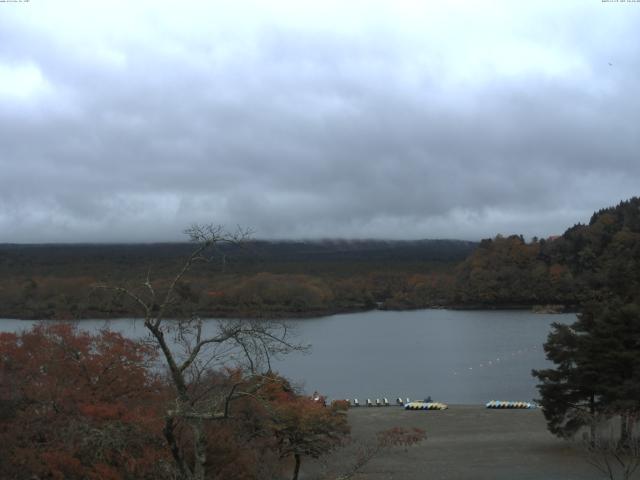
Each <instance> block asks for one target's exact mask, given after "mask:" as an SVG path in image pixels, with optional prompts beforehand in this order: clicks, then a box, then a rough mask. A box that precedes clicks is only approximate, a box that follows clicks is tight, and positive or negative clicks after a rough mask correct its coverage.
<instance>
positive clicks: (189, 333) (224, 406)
mask: <svg viewBox="0 0 640 480" xmlns="http://www.w3.org/2000/svg"><path fill="white" fill-rule="evenodd" d="M185 233H186V234H187V235H188V236H189V238H190V240H191V241H192V242H193V243H194V245H195V247H194V249H193V251H192V252H191V254H190V255H189V257H188V258H187V259H186V260H185V262H184V264H183V265H182V266H181V268H180V269H179V270H178V272H177V273H176V274H175V276H174V277H173V278H172V279H171V280H170V282H169V283H168V285H165V286H164V287H162V288H160V287H158V286H157V285H154V282H152V280H151V278H150V274H147V278H146V279H145V280H144V281H143V282H141V284H140V285H138V286H136V287H128V286H118V285H109V284H99V285H97V287H98V288H101V289H107V290H111V291H113V292H116V293H118V294H120V295H123V296H125V297H127V298H129V299H130V300H131V301H132V302H133V303H134V304H135V305H136V306H137V308H138V310H139V311H140V312H141V314H142V316H143V319H144V326H145V328H146V329H147V330H148V332H149V334H150V337H151V340H152V342H153V343H154V344H155V345H156V346H157V348H159V349H160V351H161V352H162V356H161V358H162V359H163V361H164V364H165V365H166V368H167V370H168V377H169V379H170V382H171V384H172V386H173V389H174V391H175V401H174V402H173V405H172V406H171V408H169V409H168V410H167V412H166V416H165V425H164V436H165V439H166V441H167V444H168V446H169V449H170V450H171V454H172V456H173V459H174V460H175V462H176V465H177V468H178V471H179V475H180V477H181V478H184V479H188V480H202V479H204V478H205V476H206V471H205V466H206V463H207V440H206V434H205V433H206V432H205V427H206V424H207V422H212V421H217V420H224V419H227V418H229V417H230V415H231V404H232V402H233V401H234V400H235V399H238V398H241V397H245V396H254V395H255V394H256V392H257V391H258V390H259V389H260V388H261V386H262V385H264V382H267V381H273V378H274V376H272V375H262V373H265V372H270V371H271V363H270V359H271V358H272V357H273V356H274V355H278V354H285V353H288V352H291V351H294V350H302V349H304V348H305V347H303V346H300V345H298V344H296V343H293V342H292V341H291V335H290V332H289V330H288V328H287V325H286V324H285V323H284V322H273V321H266V320H260V321H257V320H224V321H218V322H216V323H215V326H214V328H213V330H211V331H209V330H208V327H210V324H208V323H207V324H205V323H203V321H202V319H201V318H200V317H199V316H198V315H197V313H196V312H193V313H192V314H191V315H190V317H189V318H187V319H175V320H172V319H167V318H166V317H167V315H171V312H173V311H175V309H176V307H178V306H179V305H180V303H181V301H182V300H181V297H180V295H179V294H178V292H177V289H178V288H179V285H180V284H181V282H182V281H183V280H184V278H185V277H186V276H187V274H188V273H189V272H190V271H191V269H192V268H193V267H194V266H196V265H198V264H203V263H210V262H212V261H213V260H214V259H216V258H218V256H219V255H220V254H222V255H224V254H225V253H224V252H222V250H221V248H222V247H224V245H239V244H242V243H243V242H244V241H245V240H246V239H247V238H248V237H249V235H250V233H251V232H249V231H247V230H242V229H238V230H237V231H236V232H235V233H229V232H227V231H225V230H224V229H223V228H222V227H221V226H213V225H205V226H202V225H195V226H192V227H191V228H189V229H188V230H186V231H185ZM228 366H234V367H236V368H239V369H241V370H242V371H243V372H245V373H246V375H248V376H249V377H250V379H251V381H248V382H247V381H246V376H245V377H244V379H240V380H237V381H231V382H224V383H220V382H218V383H215V382H208V380H210V378H211V376H210V375H208V373H210V372H212V371H215V370H216V369H220V368H222V367H228ZM181 423H182V424H184V425H186V426H187V428H188V431H189V432H190V436H191V444H192V450H193V451H192V452H189V453H185V451H184V449H183V448H181V445H180V441H179V439H178V435H177V434H176V431H177V428H178V426H179V424H181Z"/></svg>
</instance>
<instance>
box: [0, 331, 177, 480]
mask: <svg viewBox="0 0 640 480" xmlns="http://www.w3.org/2000/svg"><path fill="white" fill-rule="evenodd" d="M154 357H155V353H154V351H153V350H152V349H151V348H149V347H147V346H145V345H143V344H140V343H137V342H133V341H131V340H128V339H125V338H123V337H122V336H121V335H120V334H118V333H115V332H111V331H107V330H104V331H101V332H99V333H98V334H97V335H90V334H88V333H86V332H81V331H78V330H76V329H75V328H74V327H73V326H71V325H68V324H55V325H48V326H43V325H41V326H37V327H35V328H34V329H33V330H29V331H25V332H23V333H20V334H15V333H2V334H0V462H1V463H0V470H2V472H3V475H4V477H3V478H54V479H73V478H87V479H114V480H115V479H125V478H158V477H160V476H162V474H163V470H164V469H166V465H167V463H168V462H167V460H168V459H167V455H166V453H165V449H164V445H163V441H162V436H161V424H160V423H159V419H160V416H159V408H160V407H161V406H162V385H161V383H160V382H159V380H158V379H157V378H156V376H155V375H153V374H152V373H151V370H149V369H148V366H149V363H150V362H151V361H152V360H153V359H154Z"/></svg>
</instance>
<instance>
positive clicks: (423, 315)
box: [0, 310, 575, 404]
mask: <svg viewBox="0 0 640 480" xmlns="http://www.w3.org/2000/svg"><path fill="white" fill-rule="evenodd" d="M574 320H575V315H574V314H562V315H547V314H534V313H531V312H528V311H514V310H508V311H486V310H485V311H468V310H467V311H459V310H413V311H404V312H395V311H379V310H377V311H371V312H363V313H351V314H342V315H332V316H327V317H320V318H314V319H301V320H290V321H289V323H290V324H291V325H293V326H295V329H296V332H297V337H298V339H299V341H300V342H301V343H309V344H311V345H312V347H311V351H310V352H309V353H308V354H301V353H295V354H292V355H288V356H286V357H283V358H281V359H278V360H276V361H275V362H274V369H276V370H278V371H279V372H280V373H282V374H283V375H285V376H286V377H288V378H290V379H291V380H292V381H293V382H294V383H295V384H297V385H301V386H302V387H304V389H305V390H306V391H307V392H312V391H314V390H317V391H319V392H321V393H323V394H325V395H327V396H328V397H329V398H351V399H353V398H358V399H359V400H360V402H361V403H364V401H365V400H366V398H371V399H372V400H373V399H375V398H380V399H382V398H383V397H387V398H389V400H390V401H393V400H394V399H395V398H396V397H398V396H402V397H403V398H406V397H409V398H411V399H422V398H425V397H427V396H431V397H432V399H433V400H434V401H435V400H437V401H442V402H446V403H452V404H477V403H485V402H487V401H489V400H514V401H531V400H533V399H534V398H536V397H537V391H536V389H535V384H536V380H535V379H534V378H533V377H532V376H531V370H532V369H534V368H545V367H546V366H548V365H549V364H548V362H547V361H546V360H545V357H544V352H543V350H542V344H543V343H544V341H545V340H546V337H547V334H548V332H549V328H550V325H551V323H552V322H560V323H571V322H573V321H574ZM211 322H215V320H211ZM105 323H106V324H108V325H109V326H110V327H111V328H113V329H114V330H118V331H121V332H123V333H125V334H126V335H127V336H130V337H140V336H142V335H144V334H145V333H146V332H145V330H144V327H143V325H142V322H140V321H137V322H134V321H133V320H131V319H119V320H111V321H108V322H105V321H103V320H83V321H82V322H81V325H82V327H83V328H86V329H95V328H99V327H102V326H104V325H105ZM30 324H31V322H25V321H21V320H0V330H2V331H15V330H19V329H22V328H26V327H28V326H29V325H30Z"/></svg>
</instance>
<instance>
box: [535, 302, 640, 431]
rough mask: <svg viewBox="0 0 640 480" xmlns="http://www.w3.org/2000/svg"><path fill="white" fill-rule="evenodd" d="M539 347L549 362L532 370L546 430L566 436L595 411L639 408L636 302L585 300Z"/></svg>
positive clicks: (639, 314)
mask: <svg viewBox="0 0 640 480" xmlns="http://www.w3.org/2000/svg"><path fill="white" fill-rule="evenodd" d="M544 348H545V352H546V354H547V358H548V359H549V360H551V361H552V362H553V363H554V364H555V368H550V369H546V370H534V371H533V375H534V376H535V377H537V378H538V379H539V380H540V381H541V383H540V384H539V385H538V389H539V392H540V395H541V399H540V404H541V405H542V407H543V408H544V410H543V411H544V415H545V418H546V420H547V424H548V427H549V430H550V431H551V432H552V433H554V434H556V435H558V436H561V437H570V436H572V435H573V434H575V433H576V432H577V431H578V430H579V429H580V428H581V427H584V426H587V425H591V424H592V422H593V420H594V418H595V416H596V415H600V416H603V415H604V416H605V417H612V416H622V417H629V416H630V415H634V414H637V413H638V412H640V306H638V305H637V304H635V303H625V302H623V301H622V300H620V299H619V298H614V299H609V300H608V301H599V302H595V301H594V302H590V303H588V304H586V305H585V307H584V308H583V312H582V313H581V314H580V315H579V318H578V320H577V321H576V322H575V323H574V324H573V325H571V326H568V325H561V324H554V325H553V330H552V332H551V333H550V334H549V337H548V340H547V342H546V343H545V345H544ZM591 426H592V425H591Z"/></svg>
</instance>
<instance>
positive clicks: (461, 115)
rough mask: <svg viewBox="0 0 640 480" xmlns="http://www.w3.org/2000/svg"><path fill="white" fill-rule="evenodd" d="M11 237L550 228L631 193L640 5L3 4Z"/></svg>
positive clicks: (0, 227)
mask: <svg viewBox="0 0 640 480" xmlns="http://www.w3.org/2000/svg"><path fill="white" fill-rule="evenodd" d="M0 127H1V128H0V242H52V241H53V242H59V241H164V240H180V239H182V238H183V237H182V234H181V232H182V231H183V230H184V228H185V227H187V226H189V225H190V224H192V223H216V224H226V225H229V226H231V227H234V226H235V225H237V224H240V225H242V226H245V227H251V228H252V229H254V230H255V231H256V237H258V238H326V237H348V238H372V237H373V238H406V239H415V238H462V239H480V238H484V237H490V236H494V235H495V234H497V233H503V234H508V233H519V234H523V235H525V236H527V237H529V236H532V235H538V236H547V235H551V234H556V233H562V231H564V230H565V228H566V227H568V226H571V225H573V224H575V223H577V222H586V221H588V219H589V216H590V214H591V213H592V212H593V211H594V210H596V209H598V208H601V207H605V206H610V205H613V204H616V203H617V202H619V201H620V200H622V199H626V198H629V197H631V196H634V195H637V194H639V193H640V188H639V186H640V3H631V2H629V3H626V2H625V3H620V2H617V3H614V2H602V1H601V0H576V1H568V0H563V1H557V0H555V1H540V0H536V1H533V0H532V1H528V2H525V1H511V0H509V1H505V2H498V1H488V0H487V1H474V2H472V1H468V2H462V1H450V2H445V1H444V0H440V1H436V2H427V1H423V2H403V1H397V0H396V1H388V2H377V1H371V0H369V1H363V2H355V1H353V2H344V1H336V2H331V1H327V0H324V1H322V2H317V3H312V2H306V1H305V2H301V1H298V0H295V1H290V2H276V1H268V2H244V1H237V0H234V1H233V2H231V1H228V2H218V3H216V2H202V3H200V2H192V1H186V2H176V1H172V2H168V1H167V2H163V1H161V0H155V1H150V2H147V1H138V0H137V1H135V2H132V1H126V2H118V1H113V0H110V1H104V2H97V1H92V2H87V1H84V0H83V1H79V2H77V3H68V2H62V1H60V0H55V1H44V0H31V1H30V2H28V3H13V2H9V1H7V2H1V3H0Z"/></svg>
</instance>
